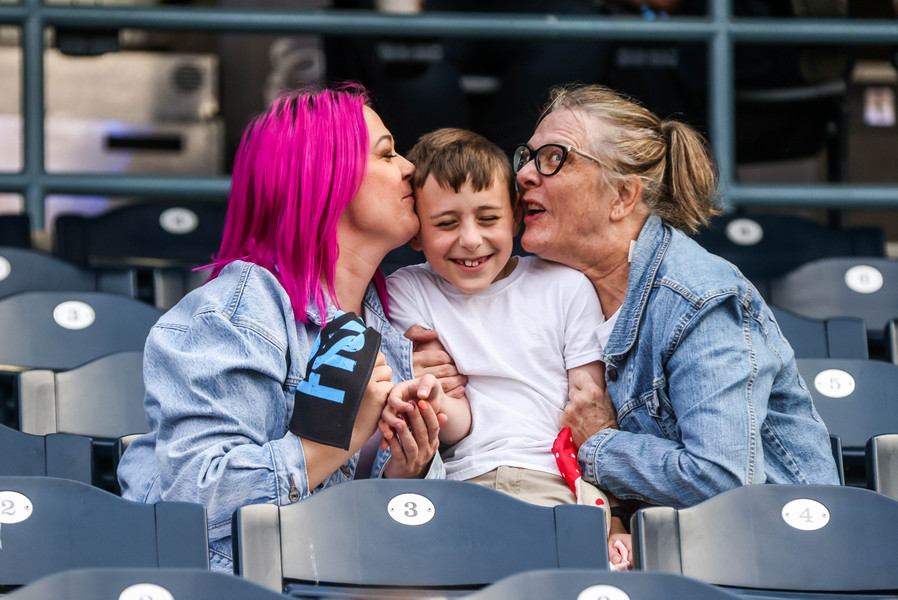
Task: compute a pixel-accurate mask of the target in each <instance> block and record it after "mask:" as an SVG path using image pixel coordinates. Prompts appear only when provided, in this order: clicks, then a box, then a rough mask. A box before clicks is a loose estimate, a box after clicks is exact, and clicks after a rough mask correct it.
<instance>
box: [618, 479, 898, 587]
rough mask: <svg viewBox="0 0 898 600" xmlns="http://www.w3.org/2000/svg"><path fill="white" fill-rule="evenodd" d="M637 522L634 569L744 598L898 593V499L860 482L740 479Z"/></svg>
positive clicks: (646, 513) (651, 511)
mask: <svg viewBox="0 0 898 600" xmlns="http://www.w3.org/2000/svg"><path fill="white" fill-rule="evenodd" d="M633 528H634V529H633V552H634V558H635V564H636V566H637V568H639V569H642V570H646V571H661V572H665V573H674V574H678V575H685V576H687V577H693V578H695V579H698V580H700V581H704V582H706V583H710V584H714V585H721V586H727V587H728V588H732V589H733V590H734V591H736V590H738V591H739V592H740V593H742V595H752V596H755V595H760V596H762V597H765V598H767V597H784V598H786V597H788V598H799V597H801V598H805V597H809V598H810V597H816V598H821V599H822V598H827V599H830V598H833V597H834V596H833V595H835V594H859V593H876V592H879V593H888V594H895V593H896V592H898V569H896V568H895V556H896V555H898V501H896V500H893V499H892V498H888V497H886V496H885V495H883V494H878V493H876V492H872V491H870V490H866V489H862V488H857V487H849V486H818V485H785V484H780V485H748V486H742V487H738V488H735V489H732V490H729V491H726V492H724V493H722V494H720V495H718V496H716V497H714V498H711V499H709V500H706V501H704V502H702V503H700V504H698V505H696V506H693V507H690V508H683V509H679V510H678V509H675V508H670V507H652V508H646V509H642V510H639V511H637V513H636V515H634V519H633ZM837 597H839V598H841V597H842V596H837ZM865 597H867V596H865ZM873 597H879V596H873ZM890 597H891V596H890Z"/></svg>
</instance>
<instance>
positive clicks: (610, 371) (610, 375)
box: [608, 367, 617, 381]
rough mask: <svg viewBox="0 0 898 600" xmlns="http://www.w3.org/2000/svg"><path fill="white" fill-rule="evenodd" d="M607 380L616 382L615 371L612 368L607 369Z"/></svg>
mask: <svg viewBox="0 0 898 600" xmlns="http://www.w3.org/2000/svg"><path fill="white" fill-rule="evenodd" d="M608 379H609V380H611V381H617V369H615V368H614V367H608Z"/></svg>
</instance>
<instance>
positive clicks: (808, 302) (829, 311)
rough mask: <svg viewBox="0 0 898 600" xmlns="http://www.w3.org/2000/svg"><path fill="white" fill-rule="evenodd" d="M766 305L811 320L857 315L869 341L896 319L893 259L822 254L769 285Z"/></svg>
mask: <svg viewBox="0 0 898 600" xmlns="http://www.w3.org/2000/svg"><path fill="white" fill-rule="evenodd" d="M769 300H770V303H771V304H773V305H775V306H779V307H781V308H786V309H788V310H791V311H793V312H795V313H798V314H800V315H804V316H806V317H812V318H815V319H825V318H828V317H856V318H859V319H863V320H864V321H865V322H866V323H867V335H868V337H869V338H870V339H871V340H882V338H883V332H884V330H885V327H886V324H887V323H888V322H889V321H890V320H891V319H894V318H896V317H898V260H892V259H888V258H845V257H842V258H825V259H821V260H815V261H812V262H810V263H807V264H805V265H803V266H801V267H799V268H797V269H795V270H794V271H791V272H789V273H788V274H786V275H784V276H783V277H781V278H779V279H776V280H774V281H772V282H771V284H770V298H769Z"/></svg>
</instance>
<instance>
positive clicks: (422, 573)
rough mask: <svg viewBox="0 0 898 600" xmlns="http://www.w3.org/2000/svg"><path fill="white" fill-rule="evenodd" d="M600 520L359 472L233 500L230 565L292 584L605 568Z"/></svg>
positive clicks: (354, 586)
mask: <svg viewBox="0 0 898 600" xmlns="http://www.w3.org/2000/svg"><path fill="white" fill-rule="evenodd" d="M604 532H605V523H604V513H603V511H601V510H596V509H595V508H594V507H588V506H577V505H569V506H557V507H555V508H548V507H542V506H536V505H532V504H528V503H525V502H522V501H520V500H518V499H516V498H513V497H511V496H508V495H505V494H503V493H501V492H497V491H495V490H491V489H488V488H485V487H481V486H478V485H476V484H472V483H467V482H462V481H452V480H438V481H437V480H384V479H365V480H358V481H350V482H347V483H344V484H341V485H337V486H333V487H330V488H326V489H324V490H322V491H320V492H318V493H316V494H313V495H312V496H310V497H309V498H306V499H304V500H302V501H300V502H297V503H295V504H291V505H288V506H281V507H278V506H277V505H274V504H255V505H251V506H244V507H242V508H239V509H238V510H237V511H236V512H235V513H234V521H233V534H234V538H233V544H234V571H235V572H236V573H238V574H239V575H241V576H243V577H245V578H247V579H249V580H251V581H254V582H256V583H259V584H261V585H264V586H265V587H268V588H270V589H272V590H275V591H282V589H283V587H284V585H285V583H286V584H287V589H288V591H289V592H290V593H291V594H298V595H299V594H308V595H311V596H319V595H320V596H327V595H329V594H334V595H346V596H351V595H356V596H359V597H367V596H366V595H365V594H366V593H368V594H372V593H374V592H373V591H372V590H374V589H375V588H379V590H380V593H383V588H388V589H392V590H394V591H397V592H398V589H399V588H401V589H402V590H405V591H406V593H408V590H409V589H418V590H420V589H421V588H427V589H429V590H436V589H439V590H441V594H442V595H445V593H446V592H447V590H451V589H456V590H457V589H463V588H467V589H472V588H478V587H482V586H484V585H487V584H489V583H493V582H495V581H498V580H499V579H501V578H503V577H506V576H508V575H511V574H513V573H518V572H521V571H528V570H533V569H540V568H543V569H545V568H592V569H603V568H604V569H607V568H608V551H607V547H606V543H605V534H604ZM365 590H367V592H366V591H365ZM341 597H343V596H341Z"/></svg>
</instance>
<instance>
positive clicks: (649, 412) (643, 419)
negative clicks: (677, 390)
mask: <svg viewBox="0 0 898 600" xmlns="http://www.w3.org/2000/svg"><path fill="white" fill-rule="evenodd" d="M618 422H619V423H620V426H621V429H623V430H625V431H638V432H640V433H650V434H652V435H655V436H658V437H662V438H666V439H670V440H673V439H676V437H675V431H676V426H677V419H676V416H675V415H674V412H673V407H672V406H671V404H670V400H669V399H668V398H667V395H666V394H665V393H664V391H663V389H661V388H660V387H656V388H652V389H650V390H649V391H647V392H645V393H644V394H642V395H640V396H639V397H638V398H634V399H633V400H631V401H630V402H628V403H627V404H626V405H625V406H623V407H621V410H620V411H619V414H618Z"/></svg>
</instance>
